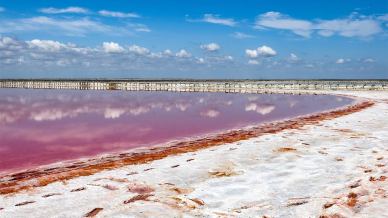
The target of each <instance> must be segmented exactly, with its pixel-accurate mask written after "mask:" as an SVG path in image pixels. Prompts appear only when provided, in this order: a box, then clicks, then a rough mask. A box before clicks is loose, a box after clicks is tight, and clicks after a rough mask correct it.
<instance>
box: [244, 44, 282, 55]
mask: <svg viewBox="0 0 388 218" xmlns="http://www.w3.org/2000/svg"><path fill="white" fill-rule="evenodd" d="M245 54H246V55H247V56H248V57H249V58H258V57H273V56H275V55H276V54H277V52H276V51H275V50H273V49H272V48H271V47H268V46H266V45H263V46H261V47H258V48H257V49H246V50H245Z"/></svg>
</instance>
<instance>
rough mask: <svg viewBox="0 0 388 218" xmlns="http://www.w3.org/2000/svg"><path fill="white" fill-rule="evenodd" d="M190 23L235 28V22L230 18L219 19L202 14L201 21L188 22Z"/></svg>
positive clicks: (218, 17)
mask: <svg viewBox="0 0 388 218" xmlns="http://www.w3.org/2000/svg"><path fill="white" fill-rule="evenodd" d="M188 21H190V22H206V23H212V24H218V25H224V26H230V27H233V26H236V25H237V22H236V21H235V20H234V19H232V18H221V17H220V16H219V15H216V14H204V15H203V18H202V19H198V20H190V19H189V20H188Z"/></svg>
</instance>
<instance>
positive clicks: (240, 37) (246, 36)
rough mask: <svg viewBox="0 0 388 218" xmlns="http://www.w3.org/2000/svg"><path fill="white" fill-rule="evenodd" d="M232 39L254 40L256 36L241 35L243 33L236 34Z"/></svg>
mask: <svg viewBox="0 0 388 218" xmlns="http://www.w3.org/2000/svg"><path fill="white" fill-rule="evenodd" d="M232 37H234V38H236V39H249V38H254V36H252V35H249V34H246V33H241V32H234V33H233V34H232Z"/></svg>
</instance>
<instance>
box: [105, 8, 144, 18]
mask: <svg viewBox="0 0 388 218" xmlns="http://www.w3.org/2000/svg"><path fill="white" fill-rule="evenodd" d="M98 13H99V14H100V15H101V16H105V17H119V18H139V17H140V15H138V14H136V13H124V12H119V11H107V10H101V11H99V12H98Z"/></svg>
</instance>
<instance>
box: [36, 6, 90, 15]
mask: <svg viewBox="0 0 388 218" xmlns="http://www.w3.org/2000/svg"><path fill="white" fill-rule="evenodd" d="M39 11H40V12H42V13H45V14H64V13H73V14H86V13H88V12H89V11H88V10H87V9H85V8H80V7H67V8H52V7H50V8H42V9H40V10H39Z"/></svg>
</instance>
